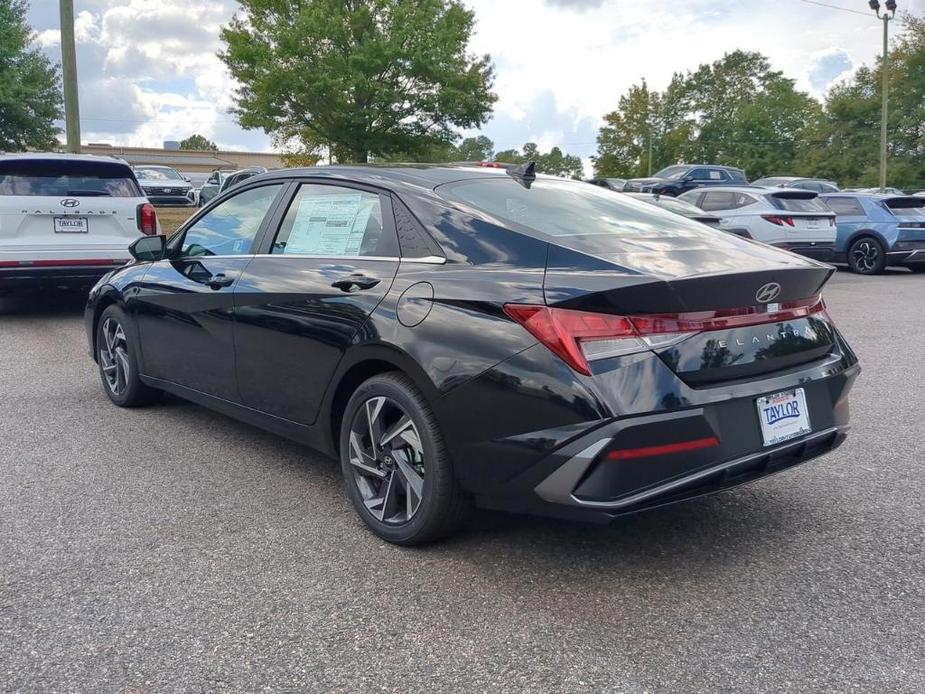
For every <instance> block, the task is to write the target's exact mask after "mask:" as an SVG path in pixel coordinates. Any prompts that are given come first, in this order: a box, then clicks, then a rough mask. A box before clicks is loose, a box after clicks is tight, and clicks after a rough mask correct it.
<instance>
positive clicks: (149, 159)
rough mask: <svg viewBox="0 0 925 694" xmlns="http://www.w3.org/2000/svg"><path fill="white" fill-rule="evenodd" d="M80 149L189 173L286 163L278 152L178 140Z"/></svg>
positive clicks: (276, 167) (93, 146)
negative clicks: (196, 146) (184, 145)
mask: <svg viewBox="0 0 925 694" xmlns="http://www.w3.org/2000/svg"><path fill="white" fill-rule="evenodd" d="M80 149H81V152H82V153H84V154H97V155H101V156H113V157H119V158H120V159H124V160H125V161H126V162H128V163H129V164H131V165H132V166H137V165H140V164H159V165H161V166H172V167H173V168H175V169H177V170H178V171H183V172H189V173H194V172H196V173H203V172H209V171H214V170H215V169H244V168H247V167H249V166H265V167H266V168H268V169H279V168H282V167H283V166H285V165H284V164H283V160H282V159H281V157H280V155H279V154H277V153H276V152H233V151H226V150H218V151H209V150H187V149H179V147H177V146H176V143H174V142H165V143H164V148H163V149H157V148H154V147H122V146H119V145H107V144H99V143H90V144H88V145H81V148H80Z"/></svg>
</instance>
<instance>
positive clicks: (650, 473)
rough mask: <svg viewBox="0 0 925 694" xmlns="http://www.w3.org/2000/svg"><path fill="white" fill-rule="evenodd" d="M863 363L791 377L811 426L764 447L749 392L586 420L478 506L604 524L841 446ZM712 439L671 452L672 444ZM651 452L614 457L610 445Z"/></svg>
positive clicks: (481, 496)
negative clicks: (804, 378)
mask: <svg viewBox="0 0 925 694" xmlns="http://www.w3.org/2000/svg"><path fill="white" fill-rule="evenodd" d="M859 371H860V367H859V366H858V365H857V364H854V365H852V366H850V367H848V368H845V369H841V370H838V372H837V373H833V374H831V375H830V376H829V377H827V378H823V379H820V380H816V381H809V382H794V383H793V385H792V386H790V389H792V388H796V387H800V388H803V389H804V391H805V395H806V402H807V405H808V408H809V417H810V424H811V427H812V431H811V432H810V433H809V434H806V435H804V436H802V437H800V438H797V439H793V440H790V441H786V442H782V443H780V444H776V445H772V446H765V445H764V440H763V438H762V435H761V427H760V425H759V420H758V413H757V406H756V399H757V398H758V397H761V396H762V395H768V394H771V392H779V390H780V389H778V387H776V386H775V387H774V388H773V391H768V392H761V393H752V394H749V395H747V396H745V397H736V398H733V399H729V400H725V401H721V402H713V403H709V404H705V405H703V406H701V407H694V408H688V409H682V410H676V411H671V412H660V413H654V414H644V415H639V416H633V417H626V418H621V419H617V420H611V421H609V422H606V423H604V424H603V425H598V426H594V425H592V426H590V427H589V428H588V429H587V430H585V431H584V432H583V433H579V434H578V435H577V436H575V437H574V438H572V439H570V440H568V441H567V442H566V443H565V444H564V445H562V446H560V447H559V448H557V449H556V450H554V451H552V452H551V453H549V454H547V455H545V456H544V457H542V458H541V459H539V460H537V461H535V462H534V463H533V464H532V465H530V466H529V467H527V468H526V469H524V470H523V471H521V472H520V473H519V474H517V475H515V476H514V477H513V478H510V479H509V480H507V481H506V482H504V483H503V484H501V485H500V486H499V487H498V488H497V489H496V490H493V491H488V490H484V492H483V493H482V494H477V499H478V501H479V503H480V505H482V506H485V507H488V508H497V509H502V510H510V511H518V512H527V513H536V514H540V515H549V516H557V517H563V518H572V519H577V520H588V521H595V522H607V521H609V520H611V519H613V518H615V517H617V516H619V515H623V514H626V513H632V512H635V511H640V510H644V509H649V508H654V507H656V506H662V505H665V504H669V503H674V502H677V501H682V500H685V499H690V498H694V497H697V496H702V495H704V494H710V493H714V492H718V491H721V490H723V489H728V488H731V487H735V486H738V485H740V484H744V483H747V482H750V481H753V480H756V479H760V478H761V477H766V476H768V475H772V474H775V473H777V472H781V471H783V470H786V469H788V468H791V467H794V466H796V465H799V464H800V463H804V462H807V461H809V460H811V459H813V458H815V457H817V456H820V455H823V454H825V453H827V452H829V451H832V450H834V449H835V448H837V447H838V446H839V445H840V444H841V443H842V441H843V440H844V439H845V436H846V434H847V431H848V419H849V416H848V392H849V391H850V389H851V385H852V384H853V382H854V379H855V378H856V376H857V374H858V373H859ZM711 440H712V441H715V442H714V443H711V444H710V445H709V446H705V447H703V448H693V449H689V450H686V451H683V452H676V451H672V450H671V449H672V448H673V447H674V446H675V445H676V444H681V443H683V442H691V441H711ZM628 450H632V451H640V450H643V451H653V453H652V454H651V455H641V456H638V457H629V458H626V459H622V458H619V457H617V458H616V459H615V458H613V457H612V456H610V455H608V454H609V453H610V452H612V451H628Z"/></svg>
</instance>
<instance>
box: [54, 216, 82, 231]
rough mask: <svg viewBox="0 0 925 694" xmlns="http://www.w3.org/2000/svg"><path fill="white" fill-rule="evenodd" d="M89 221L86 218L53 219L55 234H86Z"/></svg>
mask: <svg viewBox="0 0 925 694" xmlns="http://www.w3.org/2000/svg"><path fill="white" fill-rule="evenodd" d="M88 231H90V221H89V220H88V219H87V218H86V217H55V233H56V234H86V233H87V232H88Z"/></svg>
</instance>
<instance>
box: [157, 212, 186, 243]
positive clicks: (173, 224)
mask: <svg viewBox="0 0 925 694" xmlns="http://www.w3.org/2000/svg"><path fill="white" fill-rule="evenodd" d="M195 212H196V208H195V207H158V208H157V218H158V219H159V220H160V222H161V233H163V234H166V235H167V236H171V235H172V234H173V232H175V231H176V230H177V227H179V226H180V225H181V224H183V222H185V221H186V220H187V219H189V218H190V217H192V216H193V214H195Z"/></svg>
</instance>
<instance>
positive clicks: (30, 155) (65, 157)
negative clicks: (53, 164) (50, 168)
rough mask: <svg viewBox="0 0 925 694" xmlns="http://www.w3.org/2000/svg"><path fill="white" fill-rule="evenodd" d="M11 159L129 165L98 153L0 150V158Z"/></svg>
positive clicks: (118, 159) (119, 159)
mask: <svg viewBox="0 0 925 694" xmlns="http://www.w3.org/2000/svg"><path fill="white" fill-rule="evenodd" d="M11 159H32V160H35V159H47V160H49V161H99V162H107V163H113V162H115V163H118V164H125V165H126V166H129V164H128V162H126V161H125V160H124V159H121V158H119V157H116V156H111V155H98V154H72V153H70V152H11V153H8V154H7V153H2V152H0V160H11Z"/></svg>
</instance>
